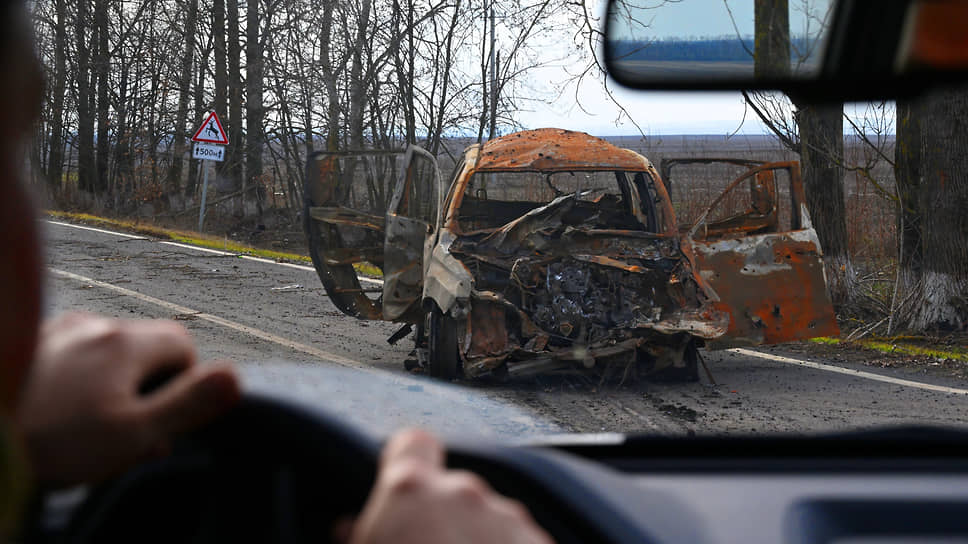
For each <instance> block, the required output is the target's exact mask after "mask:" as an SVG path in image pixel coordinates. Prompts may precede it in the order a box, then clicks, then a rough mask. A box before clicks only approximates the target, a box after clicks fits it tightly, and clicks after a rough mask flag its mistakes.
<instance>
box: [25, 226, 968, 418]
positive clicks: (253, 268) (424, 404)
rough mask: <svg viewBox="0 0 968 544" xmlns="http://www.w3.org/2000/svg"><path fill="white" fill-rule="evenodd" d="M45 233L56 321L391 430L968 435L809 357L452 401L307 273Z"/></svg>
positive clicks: (947, 383)
mask: <svg viewBox="0 0 968 544" xmlns="http://www.w3.org/2000/svg"><path fill="white" fill-rule="evenodd" d="M44 226H45V229H46V232H47V247H48V249H47V264H48V267H49V274H48V278H49V279H48V290H47V310H48V312H49V313H50V314H54V313H57V312H61V311H67V310H84V311H89V312H97V313H101V314H106V315H111V316H118V317H124V318H166V319H176V320H179V321H180V322H181V323H183V324H184V325H185V326H186V327H187V328H188V329H189V330H190V331H191V332H192V333H193V335H194V336H195V338H196V340H197V343H198V349H199V352H200V355H201V357H202V358H203V359H230V360H233V361H236V362H237V363H238V365H239V367H240V369H242V370H243V372H244V373H245V375H246V379H247V380H249V382H250V383H251V382H254V381H259V380H262V382H266V383H271V384H272V387H274V388H275V389H274V391H276V392H277V394H281V395H291V396H294V397H300V398H306V399H310V400H311V399H313V398H315V399H317V400H321V401H324V403H326V404H327V405H328V406H330V407H332V409H335V410H337V411H339V412H340V413H345V414H347V415H348V417H354V418H356V417H364V418H365V419H367V420H368V421H372V422H375V423H374V425H377V426H382V429H383V430H389V429H392V428H396V427H399V426H402V425H409V424H418V425H426V426H431V427H434V428H437V429H440V430H441V431H442V432H445V433H447V432H451V433H455V434H456V433H463V434H495V435H500V436H530V435H536V434H549V433H559V432H639V431H641V432H650V433H672V434H682V433H693V432H695V433H770V432H777V431H791V432H818V431H830V430H843V429H853V428H861V427H871V426H877V425H884V424H900V423H919V424H941V425H964V424H965V422H966V421H968V382H965V381H963V380H958V379H954V378H951V377H947V376H945V375H942V374H933V373H923V372H914V371H912V370H910V369H904V368H898V369H895V368H875V367H870V366H866V365H864V364H862V363H863V361H856V360H852V361H849V362H848V361H843V360H821V359H818V358H816V357H812V358H810V357H808V358H804V357H800V356H796V355H792V354H791V352H790V350H788V349H784V348H783V347H780V348H772V349H770V350H759V351H757V352H754V351H740V352H705V353H704V357H705V360H706V363H707V365H708V367H709V369H710V371H711V374H712V376H713V378H714V379H715V384H714V383H710V382H709V380H708V378H706V377H704V378H703V380H702V382H701V383H697V384H656V383H651V382H648V381H645V380H637V379H632V378H628V379H625V380H620V379H613V380H610V381H607V382H604V383H603V382H602V381H601V380H599V379H598V378H591V377H589V376H585V375H577V374H576V375H570V376H540V377H537V378H529V379H521V380H517V381H513V382H510V383H459V384H456V385H455V386H454V387H450V388H440V387H437V386H436V385H435V382H433V381H432V380H429V379H428V378H425V377H422V376H415V375H412V374H410V373H408V372H406V371H405V370H404V365H403V361H404V359H406V357H407V355H408V352H409V351H410V348H411V347H412V343H411V341H410V339H404V340H402V341H400V342H399V343H398V344H397V345H396V346H390V345H388V344H387V341H386V339H387V337H389V336H390V335H391V334H392V333H393V332H394V331H395V330H396V328H397V327H396V326H395V325H393V324H389V323H382V322H367V321H360V320H357V319H354V318H350V317H346V316H344V315H343V314H341V313H340V312H339V311H338V310H337V309H336V308H335V307H334V306H333V305H332V304H331V303H330V302H329V300H328V298H327V297H326V293H325V290H324V289H323V288H322V286H321V285H320V283H319V280H318V278H317V277H316V274H315V272H314V271H312V269H311V268H308V267H304V266H293V265H284V264H280V263H274V262H271V261H265V260H258V259H252V258H241V257H239V256H237V255H232V254H227V253H221V254H220V253H219V252H212V251H206V250H202V249H199V248H193V247H190V246H180V245H177V244H171V243H168V242H163V241H159V240H153V239H149V238H145V237H141V236H132V235H123V234H119V233H111V232H107V231H97V230H91V229H90V228H82V227H80V226H68V225H65V224H57V223H52V222H44ZM374 287H376V285H374ZM764 354H765V355H764ZM778 356H779V357H778ZM768 357H773V358H768ZM811 364H812V365H813V366H805V365H811ZM333 369H340V371H339V372H336V371H334V370H333Z"/></svg>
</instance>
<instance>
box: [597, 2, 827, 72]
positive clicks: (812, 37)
mask: <svg viewBox="0 0 968 544" xmlns="http://www.w3.org/2000/svg"><path fill="white" fill-rule="evenodd" d="M835 4H836V1H835V0H613V1H612V2H611V3H610V5H609V12H608V24H609V26H608V36H607V40H606V58H607V61H608V63H609V69H610V70H612V71H618V72H624V73H625V75H626V76H627V77H631V78H634V79H639V80H642V79H648V80H654V81H684V80H695V79H700V78H701V79H704V80H710V79H722V80H729V79H751V78H753V77H756V78H770V79H787V78H793V79H808V78H811V77H815V76H816V75H817V74H818V72H819V67H820V62H821V60H822V58H823V52H824V45H825V38H826V36H827V31H828V29H829V24H830V21H831V19H832V16H833V11H834V5H835Z"/></svg>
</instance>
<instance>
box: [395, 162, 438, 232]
mask: <svg viewBox="0 0 968 544" xmlns="http://www.w3.org/2000/svg"><path fill="white" fill-rule="evenodd" d="M436 173H437V171H436V165H434V163H433V161H431V160H430V159H429V158H427V157H424V156H423V155H414V156H413V159H412V161H411V163H410V168H409V169H408V171H407V181H406V187H405V189H404V194H403V197H402V200H401V201H400V205H399V206H398V207H397V210H396V213H397V214H398V215H402V216H404V217H409V218H410V219H416V220H418V221H422V222H424V223H427V224H428V225H430V226H431V227H434V228H435V227H436V225H437V206H438V204H439V202H440V200H439V197H438V189H439V188H438V187H437V175H436Z"/></svg>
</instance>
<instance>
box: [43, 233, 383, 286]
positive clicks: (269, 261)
mask: <svg viewBox="0 0 968 544" xmlns="http://www.w3.org/2000/svg"><path fill="white" fill-rule="evenodd" d="M46 221H47V222H48V223H50V224H51V225H58V226H61V227H71V228H75V229H82V230H91V231H94V232H100V233H103V234H113V235H115V236H123V237H125V238H132V239H135V240H149V239H148V238H145V237H144V236H134V235H131V234H127V233H124V232H115V231H113V230H104V229H96V228H94V227H86V226H84V225H75V224H73V223H62V222H60V221H51V220H50V219H47V220H46ZM158 243H159V244H165V245H169V246H175V247H180V248H184V249H194V250H196V251H203V252H205V253H212V254H215V255H223V256H235V257H241V258H243V259H247V260H250V261H256V262H260V263H266V264H274V265H277V266H285V267H288V268H295V269H296V270H303V271H307V272H315V271H316V269H315V268H313V267H311V266H305V265H301V264H293V263H280V262H278V261H273V260H272V259H263V258H262V257H253V256H251V255H239V254H238V253H232V252H230V251H219V250H217V249H209V248H207V247H199V246H193V245H190V244H180V243H178V242H162V241H158ZM358 278H359V280H360V281H361V282H365V283H372V284H375V285H383V280H378V279H376V278H367V277H364V276H358Z"/></svg>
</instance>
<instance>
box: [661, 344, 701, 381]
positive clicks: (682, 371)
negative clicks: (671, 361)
mask: <svg viewBox="0 0 968 544" xmlns="http://www.w3.org/2000/svg"><path fill="white" fill-rule="evenodd" d="M682 359H683V363H685V364H684V366H670V367H666V368H663V369H662V370H660V371H658V372H656V373H654V374H652V375H651V376H650V377H649V378H650V379H651V380H652V381H655V382H665V383H695V382H698V381H699V346H697V345H696V341H695V340H690V341H689V343H688V344H687V345H686V350H685V351H684V352H683V354H682Z"/></svg>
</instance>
